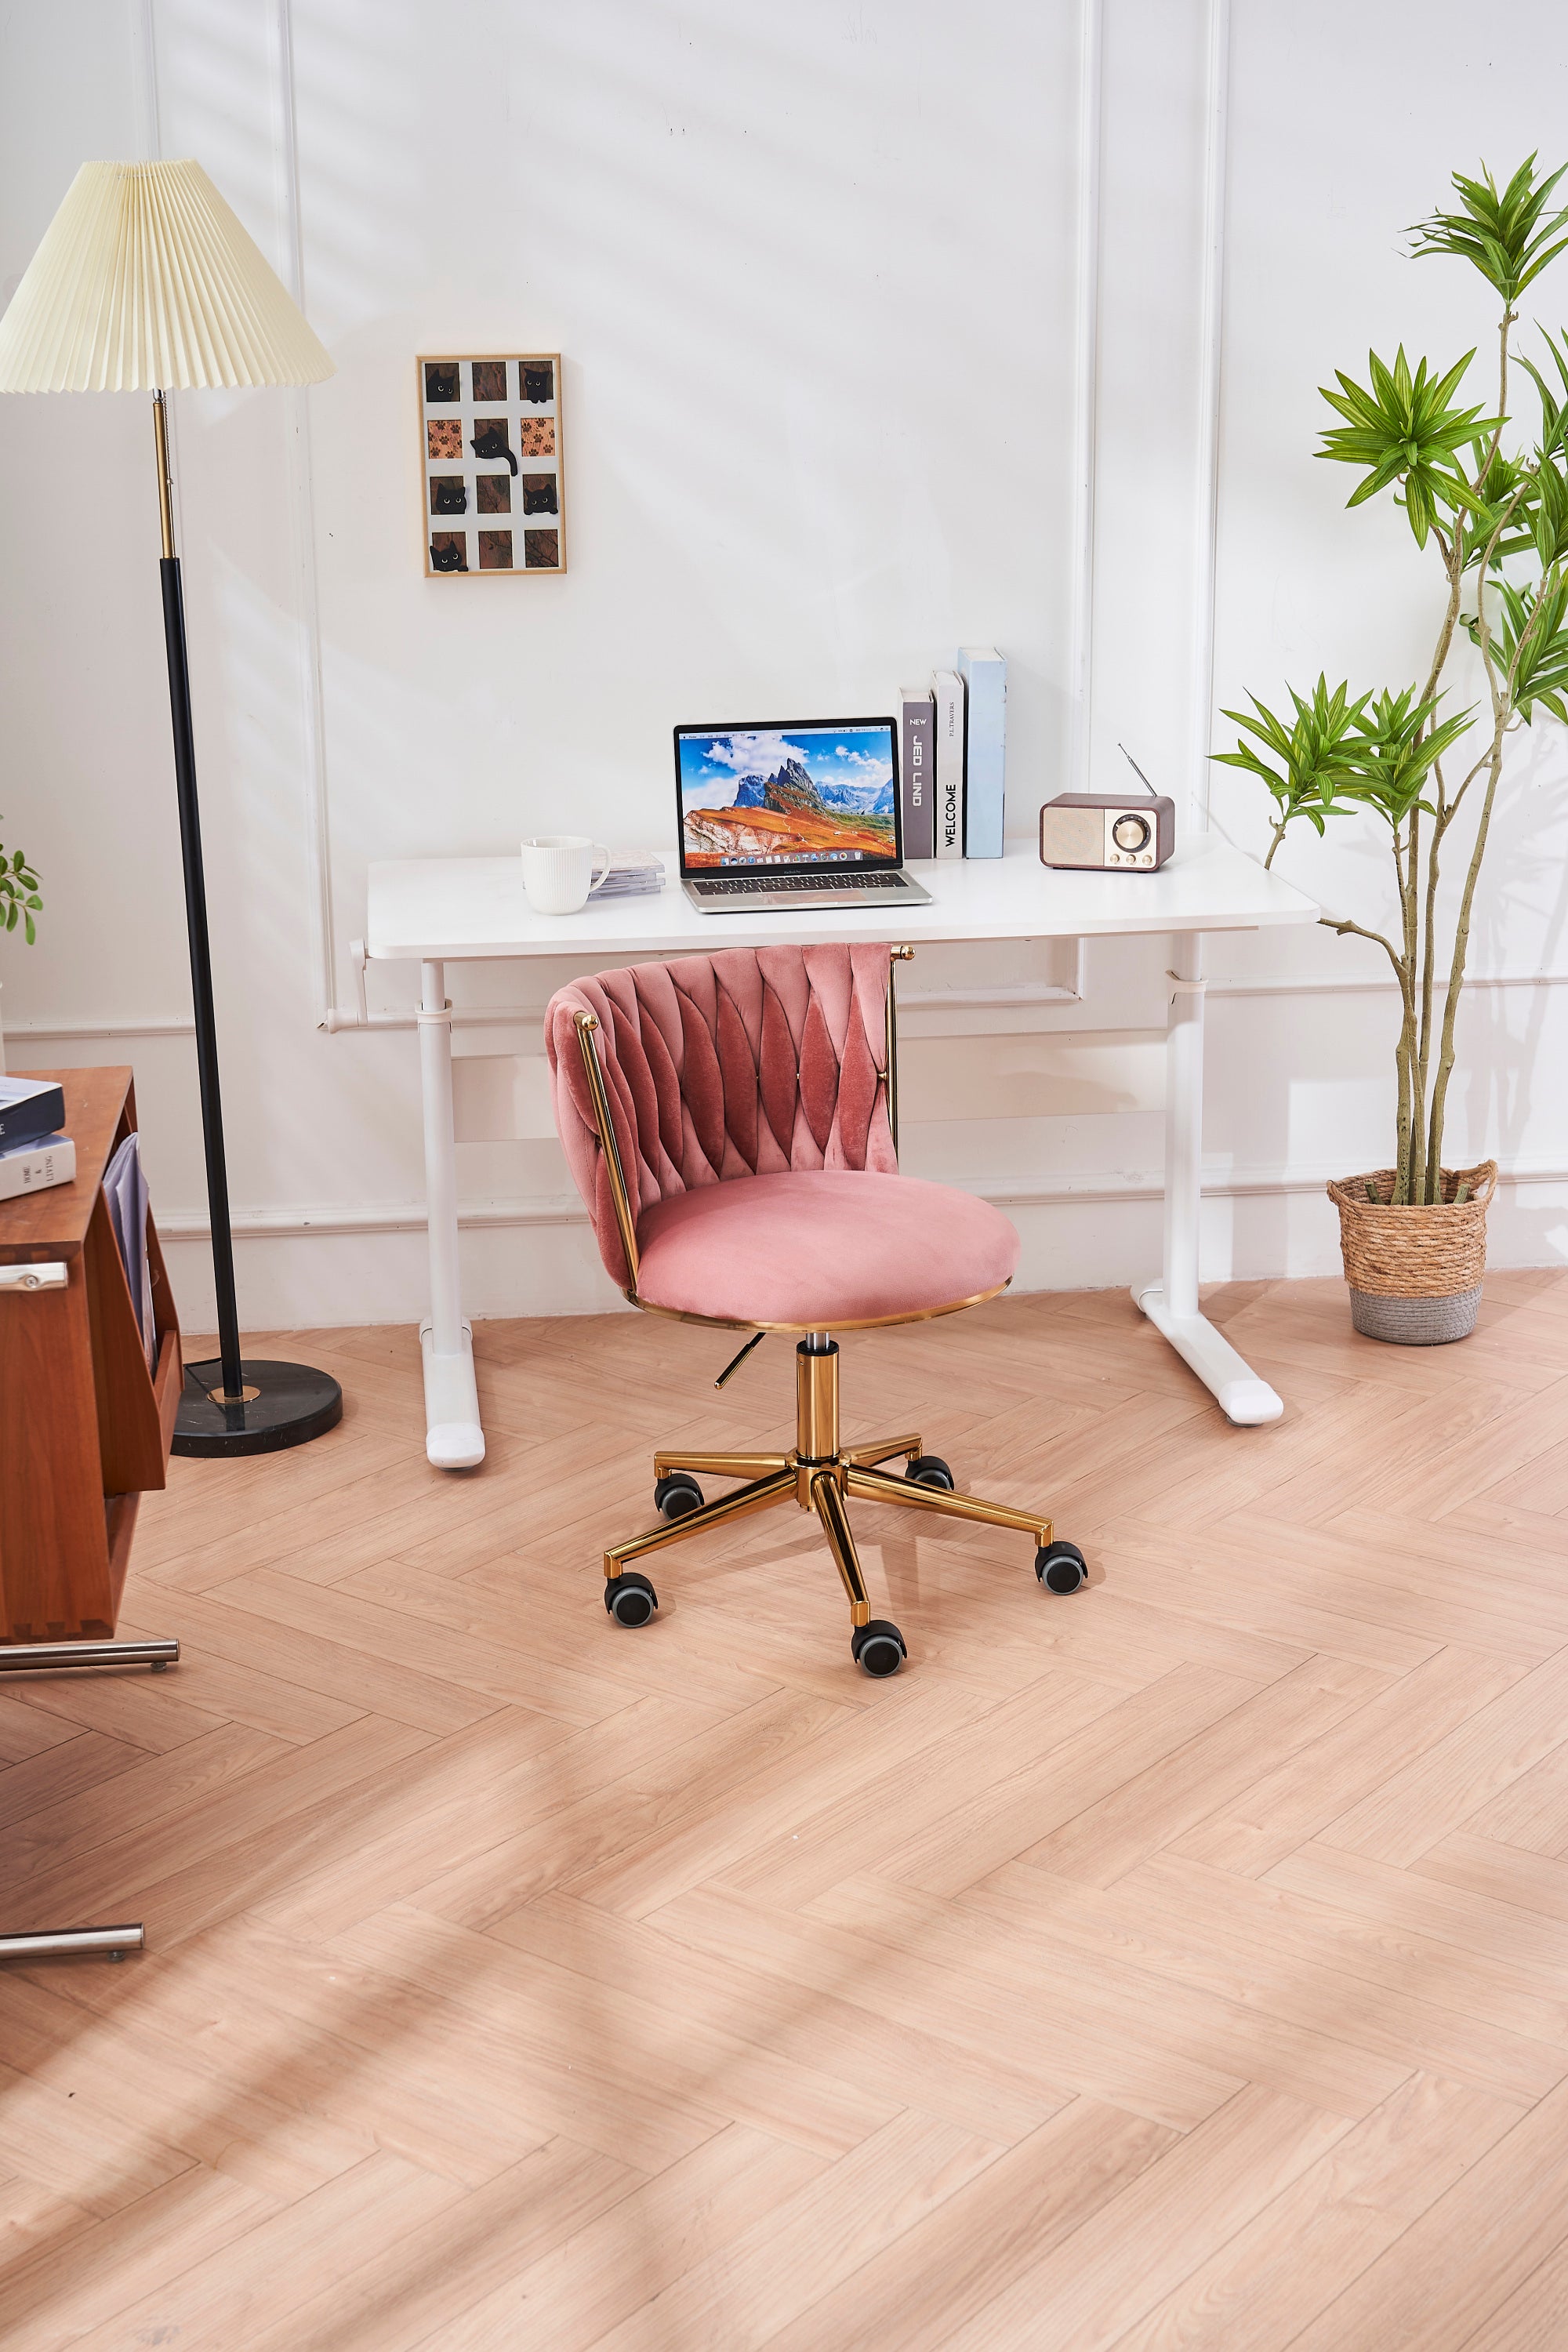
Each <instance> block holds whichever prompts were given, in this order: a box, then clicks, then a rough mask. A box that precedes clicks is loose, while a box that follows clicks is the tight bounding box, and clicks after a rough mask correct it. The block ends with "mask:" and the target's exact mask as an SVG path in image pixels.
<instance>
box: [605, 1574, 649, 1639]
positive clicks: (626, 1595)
mask: <svg viewBox="0 0 1568 2352" xmlns="http://www.w3.org/2000/svg"><path fill="white" fill-rule="evenodd" d="M605 1608H606V1609H607V1610H608V1611H609V1612H610V1614H611V1616H612V1617H613V1618H614V1619H615V1621H616V1624H617V1625H646V1624H647V1621H648V1619H649V1618H650V1617H651V1616H652V1615H653V1612H654V1611H655V1610H656V1609H657V1608H658V1593H657V1592H656V1591H654V1589H653V1587H652V1585H651V1584H650V1583H649V1582H648V1580H647V1577H646V1576H639V1575H638V1574H637V1570H636V1569H635V1568H623V1569H622V1570H621V1572H620V1574H619V1576H607V1577H606V1578H605Z"/></svg>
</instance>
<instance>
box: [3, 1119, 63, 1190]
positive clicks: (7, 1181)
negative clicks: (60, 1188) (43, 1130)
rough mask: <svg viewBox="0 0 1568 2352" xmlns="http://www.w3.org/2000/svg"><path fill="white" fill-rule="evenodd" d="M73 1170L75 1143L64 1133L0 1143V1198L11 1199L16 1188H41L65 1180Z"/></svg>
mask: <svg viewBox="0 0 1568 2352" xmlns="http://www.w3.org/2000/svg"><path fill="white" fill-rule="evenodd" d="M75 1174H76V1145H75V1144H74V1143H73V1142H72V1141H71V1139H70V1137H69V1136H68V1135H40V1136H35V1137H33V1138H31V1139H29V1140H28V1141H27V1142H26V1143H9V1144H0V1201H14V1200H15V1199H16V1196H17V1194H18V1193H20V1192H43V1191H44V1190H45V1189H46V1187H47V1186H48V1185H50V1184H68V1183H69V1182H70V1181H71V1180H72V1178H73V1177H74V1176H75Z"/></svg>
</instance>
